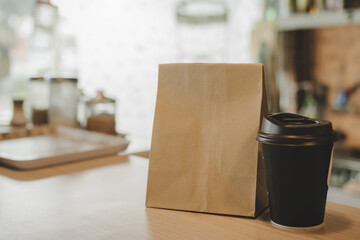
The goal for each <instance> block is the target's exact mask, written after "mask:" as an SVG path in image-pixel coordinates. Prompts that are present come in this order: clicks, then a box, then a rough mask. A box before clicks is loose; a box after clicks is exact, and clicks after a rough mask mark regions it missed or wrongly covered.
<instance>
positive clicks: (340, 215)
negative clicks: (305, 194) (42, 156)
mask: <svg viewBox="0 0 360 240" xmlns="http://www.w3.org/2000/svg"><path fill="white" fill-rule="evenodd" d="M147 166H148V160H147V159H146V158H141V157H136V156H130V157H129V156H110V157H105V158H101V159H93V160H88V161H83V162H77V163H72V164H66V165H61V166H55V167H51V168H44V169H40V170H33V171H26V172H25V171H24V172H21V171H16V170H10V169H6V168H4V167H0V239H1V240H6V239H9V240H10V239H11V240H15V239H122V240H125V239H131V240H133V239H164V240H175V239H181V240H184V239H237V240H239V239H267V240H269V239H270V240H271V239H276V240H281V239H286V240H288V239H341V240H350V239H360V209H358V208H352V207H347V206H343V205H339V204H335V203H331V202H328V204H327V209H326V218H325V224H324V226H323V227H321V228H319V229H313V230H288V229H279V228H276V227H274V226H272V225H271V224H270V222H269V212H268V210H267V211H265V212H264V213H263V214H262V215H261V216H260V217H259V218H257V219H256V220H254V219H247V218H240V217H229V216H220V215H212V214H200V213H190V212H183V211H172V210H161V209H151V208H149V209H146V208H145V193H146V180H147V179H146V175H147Z"/></svg>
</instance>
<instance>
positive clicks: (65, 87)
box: [49, 77, 79, 127]
mask: <svg viewBox="0 0 360 240" xmlns="http://www.w3.org/2000/svg"><path fill="white" fill-rule="evenodd" d="M77 83H78V79H77V78H65V77H59V78H51V80H50V109H49V120H50V123H51V124H58V125H65V126H69V127H77V109H78V101H79V89H78V88H77Z"/></svg>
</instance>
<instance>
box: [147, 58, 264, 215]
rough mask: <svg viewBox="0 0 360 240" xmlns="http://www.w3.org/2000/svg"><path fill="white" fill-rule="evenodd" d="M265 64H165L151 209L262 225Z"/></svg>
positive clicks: (155, 137)
mask: <svg viewBox="0 0 360 240" xmlns="http://www.w3.org/2000/svg"><path fill="white" fill-rule="evenodd" d="M263 79H264V76H263V65H262V64H205V63H194V64H185V63H184V64H162V65H160V66H159V83H158V93H157V102H156V110H155V119H154V128H153V135H152V143H151V152H150V164H149V174H148V185H147V198H146V206H147V207H157V208H167V209H177V210H187V211H196V212H208V213H217V214H229V215H240V216H250V217H254V216H255V215H256V214H257V213H258V212H259V211H261V210H262V209H264V207H266V206H267V194H266V185H265V176H264V166H263V161H262V160H261V158H260V157H259V156H261V154H259V144H258V142H257V141H256V135H257V131H258V129H259V127H260V122H261V119H262V115H264V114H266V113H267V111H268V110H267V102H266V94H265V88H264V80H263Z"/></svg>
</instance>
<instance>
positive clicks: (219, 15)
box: [176, 0, 228, 62]
mask: <svg viewBox="0 0 360 240" xmlns="http://www.w3.org/2000/svg"><path fill="white" fill-rule="evenodd" d="M176 18H177V30H178V32H177V33H178V37H177V40H178V50H179V60H180V61H182V62H224V61H225V59H226V45H227V44H226V42H227V34H226V32H227V31H226V28H227V19H228V7H227V5H226V2H225V1H221V0H182V1H180V2H179V3H178V4H177V6H176Z"/></svg>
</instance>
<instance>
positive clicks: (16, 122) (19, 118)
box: [10, 99, 26, 127]
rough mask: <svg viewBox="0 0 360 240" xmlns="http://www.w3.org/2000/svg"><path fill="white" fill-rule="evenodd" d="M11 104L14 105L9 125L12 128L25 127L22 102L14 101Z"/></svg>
mask: <svg viewBox="0 0 360 240" xmlns="http://www.w3.org/2000/svg"><path fill="white" fill-rule="evenodd" d="M13 103H14V112H13V117H12V119H11V123H10V124H11V126H13V127H23V126H25V125H26V118H25V114H24V107H23V103H24V100H18V99H14V100H13Z"/></svg>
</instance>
